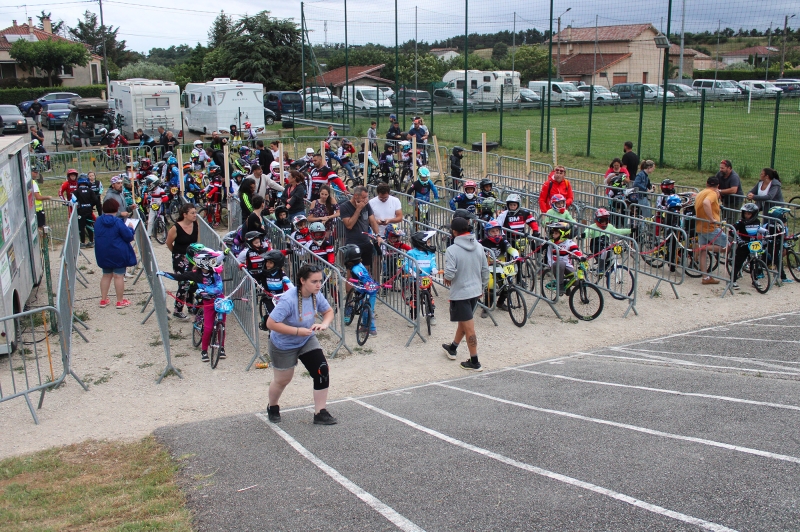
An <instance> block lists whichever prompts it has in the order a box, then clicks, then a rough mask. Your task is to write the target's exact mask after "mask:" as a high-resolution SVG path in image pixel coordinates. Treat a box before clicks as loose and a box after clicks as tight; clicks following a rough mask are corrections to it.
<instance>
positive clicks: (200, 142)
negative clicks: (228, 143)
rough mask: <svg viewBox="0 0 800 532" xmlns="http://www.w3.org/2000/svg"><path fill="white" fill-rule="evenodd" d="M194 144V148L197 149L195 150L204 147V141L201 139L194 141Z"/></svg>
mask: <svg viewBox="0 0 800 532" xmlns="http://www.w3.org/2000/svg"><path fill="white" fill-rule="evenodd" d="M193 144H194V147H195V148H199V147H200V146H202V145H203V141H202V140H200V139H197V140H196V141H194V143H193Z"/></svg>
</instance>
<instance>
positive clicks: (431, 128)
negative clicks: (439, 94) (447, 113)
mask: <svg viewBox="0 0 800 532" xmlns="http://www.w3.org/2000/svg"><path fill="white" fill-rule="evenodd" d="M428 129H430V130H431V131H433V89H431V127H430V128H428Z"/></svg>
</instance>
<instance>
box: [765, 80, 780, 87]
mask: <svg viewBox="0 0 800 532" xmlns="http://www.w3.org/2000/svg"><path fill="white" fill-rule="evenodd" d="M764 86H765V87H766V88H768V89H777V88H778V87H777V86H776V85H775V84H774V83H770V82H768V81H767V82H764Z"/></svg>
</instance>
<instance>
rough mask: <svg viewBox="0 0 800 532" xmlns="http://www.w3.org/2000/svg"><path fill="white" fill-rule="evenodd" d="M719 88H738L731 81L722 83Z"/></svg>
mask: <svg viewBox="0 0 800 532" xmlns="http://www.w3.org/2000/svg"><path fill="white" fill-rule="evenodd" d="M719 86H720V87H723V88H726V89H735V88H736V87H735V86H734V85H733V83H731V82H730V81H720V82H719Z"/></svg>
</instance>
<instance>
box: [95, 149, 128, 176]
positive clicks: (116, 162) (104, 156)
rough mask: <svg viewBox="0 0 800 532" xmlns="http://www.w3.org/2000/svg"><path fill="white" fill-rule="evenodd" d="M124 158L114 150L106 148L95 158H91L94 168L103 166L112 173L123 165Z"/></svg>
mask: <svg viewBox="0 0 800 532" xmlns="http://www.w3.org/2000/svg"><path fill="white" fill-rule="evenodd" d="M124 159H125V157H124V156H123V155H121V154H120V153H119V151H117V149H116V148H106V149H104V150H100V151H99V152H98V153H97V155H96V156H95V157H92V165H93V166H94V167H95V168H98V167H101V166H104V167H106V169H108V170H110V171H112V172H114V171H119V169H120V168H122V166H123V164H124V162H125V161H124Z"/></svg>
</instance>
